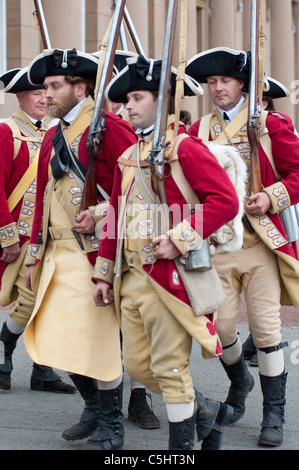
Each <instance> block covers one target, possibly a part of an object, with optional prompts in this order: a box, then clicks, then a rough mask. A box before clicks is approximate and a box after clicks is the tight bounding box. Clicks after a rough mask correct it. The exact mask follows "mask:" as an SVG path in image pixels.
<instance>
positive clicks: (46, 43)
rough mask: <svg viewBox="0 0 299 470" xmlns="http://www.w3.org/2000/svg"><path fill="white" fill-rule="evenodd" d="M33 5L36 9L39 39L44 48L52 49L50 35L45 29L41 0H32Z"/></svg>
mask: <svg viewBox="0 0 299 470" xmlns="http://www.w3.org/2000/svg"><path fill="white" fill-rule="evenodd" d="M33 1H34V6H35V9H36V14H37V19H38V27H39V30H40V35H41V41H42V45H43V48H44V49H52V47H51V41H50V36H49V33H48V29H47V23H46V19H45V15H44V10H43V6H42V2H41V0H33Z"/></svg>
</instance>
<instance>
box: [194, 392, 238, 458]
mask: <svg viewBox="0 0 299 470" xmlns="http://www.w3.org/2000/svg"><path fill="white" fill-rule="evenodd" d="M195 397H196V403H197V405H198V409H197V412H196V431H197V438H198V440H199V441H202V447H201V448H202V450H220V449H221V446H222V435H223V430H224V426H227V425H228V424H229V423H230V421H231V418H232V416H233V407H232V406H230V405H227V404H224V403H221V402H219V401H215V400H211V399H210V398H205V397H204V396H203V395H202V394H201V393H200V392H198V390H195Z"/></svg>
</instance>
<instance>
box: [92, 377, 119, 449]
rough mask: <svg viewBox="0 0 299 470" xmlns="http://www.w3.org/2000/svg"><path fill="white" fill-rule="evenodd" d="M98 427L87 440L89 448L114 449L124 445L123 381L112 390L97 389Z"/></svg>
mask: <svg viewBox="0 0 299 470" xmlns="http://www.w3.org/2000/svg"><path fill="white" fill-rule="evenodd" d="M99 396H100V417H99V421H98V427H97V429H96V430H95V432H94V433H93V434H92V436H91V437H90V439H88V441H87V446H86V448H87V449H90V450H115V449H121V448H122V447H123V445H124V435H125V433H124V426H123V413H122V398H123V383H121V384H120V385H119V386H118V387H117V388H115V389H113V390H99Z"/></svg>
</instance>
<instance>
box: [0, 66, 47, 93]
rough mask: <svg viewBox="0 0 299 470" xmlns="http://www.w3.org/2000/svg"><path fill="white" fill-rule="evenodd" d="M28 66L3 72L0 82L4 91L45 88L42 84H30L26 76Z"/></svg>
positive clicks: (13, 91) (17, 91) (15, 91)
mask: <svg viewBox="0 0 299 470" xmlns="http://www.w3.org/2000/svg"><path fill="white" fill-rule="evenodd" d="M27 72H28V67H24V68H22V69H21V68H16V69H11V70H8V71H7V72H5V73H4V74H3V75H2V76H1V77H0V82H2V83H3V89H1V90H2V91H3V92H4V93H14V94H16V93H19V92H21V91H27V90H39V89H41V88H45V87H44V85H37V86H36V85H32V84H31V83H29V81H28V77H27Z"/></svg>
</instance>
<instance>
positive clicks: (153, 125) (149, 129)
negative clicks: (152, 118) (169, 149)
mask: <svg viewBox="0 0 299 470" xmlns="http://www.w3.org/2000/svg"><path fill="white" fill-rule="evenodd" d="M154 127H155V124H152V125H151V126H149V127H147V128H146V129H137V130H136V131H135V132H136V134H145V135H146V134H150V133H151V132H152V131H153V130H154Z"/></svg>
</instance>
